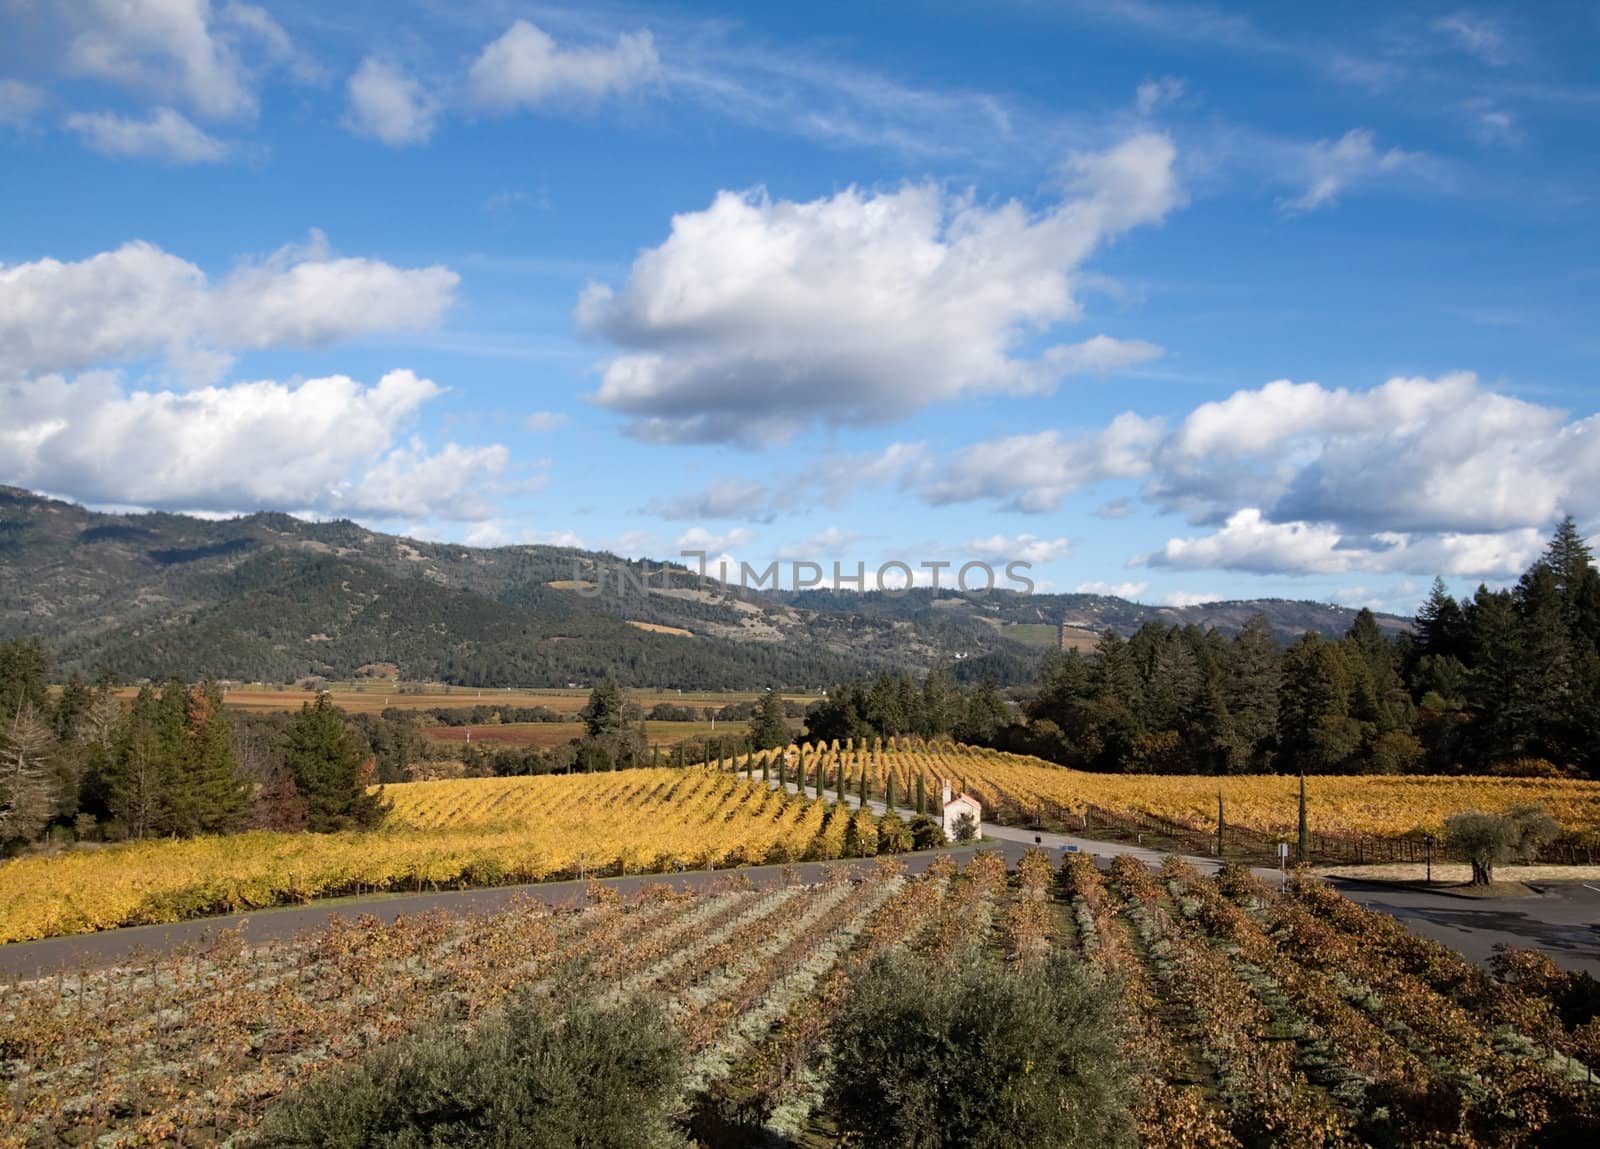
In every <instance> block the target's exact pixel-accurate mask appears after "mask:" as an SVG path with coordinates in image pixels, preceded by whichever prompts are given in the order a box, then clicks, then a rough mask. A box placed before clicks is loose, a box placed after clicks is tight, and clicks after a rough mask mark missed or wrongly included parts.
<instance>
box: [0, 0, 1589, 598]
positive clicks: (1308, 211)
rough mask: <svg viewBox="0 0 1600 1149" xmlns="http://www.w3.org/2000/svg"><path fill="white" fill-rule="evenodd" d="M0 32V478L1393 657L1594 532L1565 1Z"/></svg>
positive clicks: (209, 19)
mask: <svg viewBox="0 0 1600 1149" xmlns="http://www.w3.org/2000/svg"><path fill="white" fill-rule="evenodd" d="M0 19H3V20H4V21H5V23H6V25H7V26H8V33H10V32H14V33H15V34H8V35H7V36H5V37H4V38H0V221H3V223H0V481H3V482H11V483H15V484H19V485H22V486H26V487H30V488H33V489H36V490H42V491H46V492H49V493H51V494H55V495H59V496H63V497H68V498H73V499H76V500H79V501H83V502H87V503H90V504H92V505H96V506H126V507H159V508H164V509H174V510H193V511H200V512H205V513H213V514H227V513H237V512H245V511H250V510H254V509H257V508H260V507H272V508H277V509H283V510H288V511H291V512H295V513H301V514H307V515H313V516H320V517H326V516H340V515H344V516H349V517H353V518H355V519H357V520H359V521H361V522H363V523H367V524H369V525H372V526H375V527H379V528H382V529H388V530H396V531H402V532H406V533H412V534H418V535H423V536H426V537H430V538H437V539H444V540H453V541H466V542H473V543H481V544H502V543H504V544H511V543H520V542H564V543H571V544H575V545H576V544H581V545H584V546H588V547H596V548H599V547H604V548H610V549H614V550H617V551H619V552H622V553H627V554H632V555H651V556H655V557H673V556H676V555H677V554H678V553H679V552H680V550H682V549H685V548H689V549H699V550H706V551H708V552H709V553H711V554H712V555H723V554H726V555H731V556H733V557H734V558H735V559H742V560H746V561H749V562H751V563H753V564H755V565H757V566H764V565H765V563H766V562H767V561H769V560H770V559H772V558H774V557H778V558H783V559H809V560H814V561H818V562H821V563H824V564H831V563H832V562H833V561H835V560H838V561H840V562H841V563H843V564H844V565H845V567H846V569H847V570H853V569H854V567H855V564H856V563H857V562H858V561H860V562H865V563H866V564H867V565H868V567H869V568H872V567H875V566H877V564H879V563H881V562H883V561H885V560H887V559H891V558H892V559H900V560H902V561H907V562H910V563H911V564H913V565H916V564H919V563H921V562H923V561H940V560H943V561H953V562H955V563H957V564H958V565H959V563H960V562H962V561H965V560H968V559H986V560H990V561H1000V562H1003V561H1006V560H1013V559H1018V560H1028V561H1032V562H1033V563H1034V568H1033V575H1034V577H1035V578H1036V579H1037V580H1038V581H1039V583H1040V585H1041V587H1048V588H1049V589H1054V590H1062V591H1072V590H1078V589H1103V590H1108V591H1111V590H1115V591H1117V592H1120V593H1124V594H1129V595H1131V596H1132V597H1137V598H1139V599H1142V600H1145V601H1152V602H1180V603H1181V602H1185V601H1195V600H1200V599H1205V598H1216V597H1226V598H1236V597H1253V596H1267V595H1270V596H1284V597H1295V598H1316V599H1323V600H1330V601H1338V602H1344V603H1350V604H1357V603H1361V604H1372V605H1375V606H1381V607H1385V608H1390V609H1400V610H1408V609H1410V608H1411V607H1413V606H1414V605H1415V602H1416V601H1417V600H1418V599H1419V598H1420V596H1421V594H1422V593H1423V592H1424V590H1425V588H1426V586H1427V584H1428V582H1429V581H1430V580H1431V578H1432V576H1433V575H1434V574H1435V573H1439V574H1443V575H1444V576H1445V577H1446V578H1447V580H1448V581H1449V582H1450V583H1451V584H1452V585H1453V586H1455V587H1457V588H1458V589H1465V588H1468V587H1470V586H1472V585H1475V584H1476V583H1477V582H1478V581H1489V582H1491V583H1495V582H1500V581H1503V580H1505V579H1506V578H1508V577H1510V576H1512V575H1514V573H1515V572H1516V571H1518V570H1520V569H1521V568H1522V567H1523V566H1525V565H1526V563H1527V562H1528V561H1529V559H1531V557H1532V556H1533V555H1534V554H1536V553H1537V550H1538V548H1539V546H1540V543H1541V540H1542V538H1543V536H1544V535H1545V534H1546V533H1547V532H1548V530H1549V528H1550V527H1551V525H1552V524H1553V523H1554V521H1555V520H1556V519H1557V518H1558V517H1559V516H1560V515H1562V514H1566V513H1571V514H1573V515H1575V516H1577V517H1578V519H1579V521H1580V524H1581V525H1582V526H1583V527H1584V528H1585V529H1586V530H1588V531H1591V532H1592V531H1595V530H1597V529H1600V445H1597V441H1596V440H1597V437H1600V420H1596V417H1595V412H1596V402H1595V399H1594V398H1593V395H1594V390H1593V386H1592V384H1593V380H1594V375H1595V368H1596V366H1597V364H1600V336H1597V335H1596V334H1595V328H1594V323H1593V316H1594V314H1595V312H1596V304H1597V302H1600V298H1597V297H1600V260H1597V256H1600V243H1597V238H1600V219H1597V212H1596V202H1595V199H1594V193H1593V188H1594V187H1595V186H1596V177H1597V175H1600V170H1597V169H1600V159H1597V154H1600V153H1597V150H1596V149H1595V148H1594V146H1593V141H1594V140H1595V139H1596V138H1597V129H1600V78H1597V77H1596V75H1595V73H1594V70H1593V65H1592V61H1593V58H1594V54H1595V50H1596V47H1597V46H1600V10H1597V9H1596V8H1595V7H1594V6H1593V5H1578V4H1574V5H1570V6H1563V5H1554V4H1552V5H1542V6H1540V7H1539V9H1538V10H1537V15H1536V17H1535V14H1534V13H1533V11H1532V10H1529V9H1526V8H1523V7H1520V6H1490V5H1471V6H1461V5H1458V4H1437V5H1427V4H1419V5H1412V6H1404V7H1401V6H1393V5H1372V6H1367V7H1356V8H1352V7H1349V6H1341V7H1340V8H1339V9H1337V11H1335V10H1333V9H1327V8H1321V9H1319V8H1316V7H1314V6H1306V5H1261V6H1233V7H1228V8H1221V7H1216V8H1212V7H1203V6H1196V5H1178V4H1165V3H1155V2H1143V0H1088V2H1084V3H1073V2H1064V3H1049V4H1047V3H1026V2H1020V0H1019V2H1014V3H997V4H985V5H964V4H953V3H895V4H892V3H883V4H873V5H859V4H814V5H803V6H780V5H750V6H730V7H717V6H712V5H699V4H672V5H654V6H628V5H606V4H585V5H581V6H574V7H568V8H562V7H549V6H545V5H537V4H520V3H510V2H505V3H502V2H491V3H472V2H470V0H463V2H458V3H448V4H447V3H442V2H441V3H435V2H432V0H424V2H416V3H410V4H405V3H394V4H389V3H359V2H355V3H348V4H341V5H337V6H334V5H325V4H321V3H301V2H286V3H267V4H263V5H259V6H257V5H251V4H243V3H237V2H231V0H230V2H225V3H224V2H216V0H213V2H210V3H207V2H204V0H70V2H63V3H46V2H44V0H0Z"/></svg>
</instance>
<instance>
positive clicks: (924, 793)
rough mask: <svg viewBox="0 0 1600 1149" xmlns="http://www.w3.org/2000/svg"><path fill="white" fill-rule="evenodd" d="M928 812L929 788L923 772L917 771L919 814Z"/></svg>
mask: <svg viewBox="0 0 1600 1149" xmlns="http://www.w3.org/2000/svg"><path fill="white" fill-rule="evenodd" d="M927 812H928V786H927V783H926V782H925V781H924V780H923V777H922V771H920V770H919V771H917V813H919V814H926V813H927Z"/></svg>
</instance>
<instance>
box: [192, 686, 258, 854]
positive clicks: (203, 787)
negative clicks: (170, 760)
mask: <svg viewBox="0 0 1600 1149" xmlns="http://www.w3.org/2000/svg"><path fill="white" fill-rule="evenodd" d="M187 702H188V714H187V726H186V731H185V732H186V734H187V735H188V737H187V739H186V745H185V750H186V753H185V755H184V757H185V759H186V761H185V763H184V765H185V769H186V772H187V774H188V779H189V781H188V790H189V792H190V794H191V795H192V798H193V802H192V811H193V823H192V824H193V830H192V832H193V833H199V834H222V833H227V832H228V831H230V830H234V829H236V828H237V827H238V825H239V823H240V821H241V820H242V819H243V818H244V813H245V808H246V805H247V803H248V790H247V787H246V783H245V780H244V778H243V777H242V776H241V774H240V772H239V763H238V760H237V759H236V758H235V756H234V752H233V728H232V726H231V724H230V723H229V721H228V718H227V715H226V714H225V713H224V711H223V709H222V694H221V692H220V691H219V690H218V689H217V686H216V684H215V683H213V682H209V681H208V682H205V683H203V684H201V685H200V686H197V687H195V688H194V689H193V690H191V691H189V692H188V697H187Z"/></svg>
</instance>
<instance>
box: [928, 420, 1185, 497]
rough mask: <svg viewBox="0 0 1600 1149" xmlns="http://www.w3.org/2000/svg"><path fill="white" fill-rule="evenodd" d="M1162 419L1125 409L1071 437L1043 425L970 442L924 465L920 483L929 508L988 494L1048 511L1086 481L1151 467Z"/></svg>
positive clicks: (1142, 471)
mask: <svg viewBox="0 0 1600 1149" xmlns="http://www.w3.org/2000/svg"><path fill="white" fill-rule="evenodd" d="M1162 425H1163V424H1162V420H1160V419H1143V418H1140V417H1139V416H1138V415H1134V414H1132V413H1127V414H1123V415H1119V416H1117V418H1116V419H1114V420H1113V421H1112V423H1111V425H1110V426H1109V427H1107V428H1105V429H1104V430H1101V431H1093V432H1088V433H1085V434H1081V435H1077V436H1075V437H1071V438H1068V437H1066V436H1064V435H1062V434H1061V433H1060V432H1059V431H1040V432H1037V433H1036V434H1032V435H1013V436H1010V437H1008V438H1004V439H992V440H989V441H987V442H982V443H975V444H973V445H972V446H970V447H965V448H963V449H962V450H960V451H957V452H956V453H955V455H954V456H953V457H951V458H950V459H949V460H947V461H942V462H938V463H934V464H931V465H929V466H928V468H927V469H926V472H925V475H924V477H923V478H922V479H921V480H920V481H919V483H918V488H919V490H920V492H921V494H922V497H923V499H924V501H926V502H928V503H931V504H933V505H934V506H943V505H945V504H949V503H957V502H970V501H972V500H974V499H992V500H995V501H996V502H999V503H1000V504H1001V505H1002V506H1003V507H1005V508H1006V509H1008V510H1016V511H1028V512H1033V513H1040V512H1045V511H1053V510H1055V509H1056V508H1058V507H1059V506H1060V505H1061V503H1062V501H1063V500H1064V499H1065V498H1066V497H1067V496H1068V495H1070V494H1072V493H1073V492H1075V491H1078V490H1080V489H1082V488H1083V487H1086V486H1089V485H1091V484H1093V483H1097V482H1100V481H1101V480H1104V479H1110V478H1129V477H1136V476H1139V475H1144V474H1146V473H1148V472H1149V470H1150V466H1151V456H1152V452H1153V451H1154V449H1155V447H1156V445H1157V443H1158V442H1159V441H1160V439H1161V431H1162Z"/></svg>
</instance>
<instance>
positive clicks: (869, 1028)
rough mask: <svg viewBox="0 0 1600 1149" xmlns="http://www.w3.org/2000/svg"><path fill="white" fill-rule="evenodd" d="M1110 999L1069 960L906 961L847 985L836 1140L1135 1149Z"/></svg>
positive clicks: (890, 959)
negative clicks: (1031, 963) (1011, 966)
mask: <svg viewBox="0 0 1600 1149" xmlns="http://www.w3.org/2000/svg"><path fill="white" fill-rule="evenodd" d="M1117 1016H1118V1015H1117V1013H1116V1008H1115V1003H1114V998H1113V991H1112V990H1111V989H1109V988H1108V987H1107V986H1105V985H1104V984H1103V983H1097V982H1096V981H1095V980H1094V979H1093V978H1091V977H1090V976H1089V974H1088V972H1087V970H1086V969H1085V968H1084V967H1083V966H1082V965H1081V964H1080V963H1078V962H1077V961H1075V960H1072V959H1069V958H1060V957H1058V958H1055V959H1053V960H1051V961H1049V962H1047V963H1045V964H1044V965H1042V966H1040V967H1038V968H1035V969H1031V970H1023V971H1008V970H1006V969H1004V968H1003V967H1001V966H1000V965H998V964H997V963H995V962H994V961H993V960H992V959H990V958H987V957H982V956H980V957H977V958H974V959H972V960H971V961H970V962H969V963H968V964H966V965H965V966H963V967H961V968H960V969H958V970H957V971H956V972H955V973H954V974H951V973H949V972H944V971H940V970H937V969H935V968H934V967H933V966H931V965H930V964H929V963H928V962H927V961H926V960H925V959H921V958H917V957H913V956H911V955H908V954H906V953H904V952H894V953H891V954H889V955H886V956H883V957H880V958H879V959H878V960H877V961H876V962H874V964H873V965H872V966H871V967H869V969H868V970H867V971H866V972H865V973H864V974H862V975H861V976H860V977H859V978H857V979H856V980H855V981H853V982H852V983H851V987H850V992H849V997H848V998H847V1000H846V1002H845V1004H844V1006H843V1008H842V1009H841V1011H840V1013H839V1015H838V1017H837V1018H836V1019H835V1021H834V1023H833V1026H832V1033H831V1044H832V1047H833V1049H834V1050H835V1051H836V1053H835V1057H834V1062H833V1065H832V1067H831V1071H830V1077H829V1081H828V1086H827V1099H828V1104H829V1107H830V1109H831V1111H832V1114H833V1118H834V1121H835V1123H836V1124H837V1126H838V1128H839V1130H840V1132H841V1134H843V1140H842V1141H841V1143H849V1144H864V1145H872V1146H878V1147H883V1149H944V1147H947V1146H948V1147H951V1149H954V1147H955V1146H983V1147H985V1149H1024V1147H1037V1146H1051V1147H1052V1149H1072V1147H1075V1146H1095V1147H1106V1149H1116V1147H1118V1146H1127V1145H1132V1144H1133V1143H1134V1138H1133V1123H1132V1121H1131V1119H1130V1118H1129V1115H1128V1102H1129V1096H1130V1079H1129V1076H1128V1072H1127V1068H1126V1065H1125V1063H1124V1061H1123V1059H1122V1056H1121V1053H1120V1049H1119V1044H1118V1040H1119V1039H1118V1021H1117Z"/></svg>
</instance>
